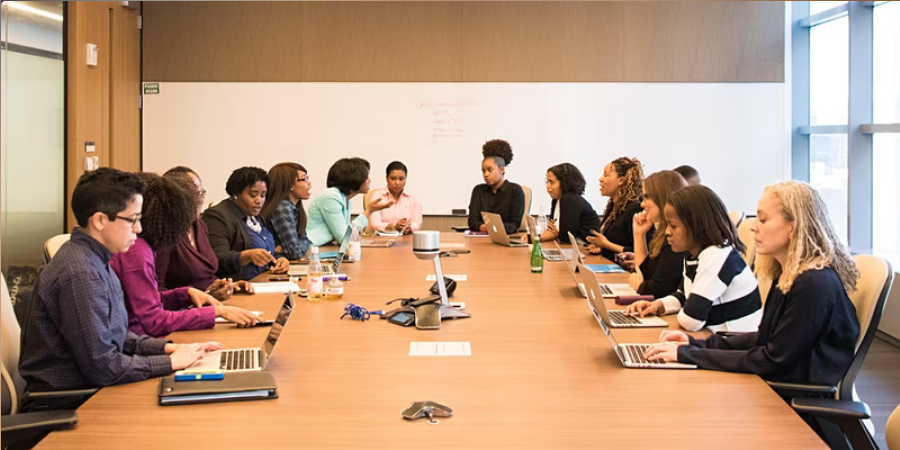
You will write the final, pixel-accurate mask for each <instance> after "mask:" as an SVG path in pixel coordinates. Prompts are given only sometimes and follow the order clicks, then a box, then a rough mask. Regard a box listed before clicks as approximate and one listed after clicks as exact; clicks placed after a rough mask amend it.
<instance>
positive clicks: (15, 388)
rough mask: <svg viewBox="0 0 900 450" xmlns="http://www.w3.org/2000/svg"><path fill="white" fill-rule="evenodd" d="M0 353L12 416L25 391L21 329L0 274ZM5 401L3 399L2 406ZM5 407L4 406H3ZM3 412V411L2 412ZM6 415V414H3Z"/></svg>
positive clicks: (3, 279)
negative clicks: (20, 353)
mask: <svg viewBox="0 0 900 450" xmlns="http://www.w3.org/2000/svg"><path fill="white" fill-rule="evenodd" d="M0 297H2V299H0V307H2V310H0V353H2V365H3V384H4V385H5V386H4V387H5V388H6V389H8V390H9V394H10V397H11V399H12V400H11V401H10V405H11V410H12V412H11V413H12V414H14V413H15V411H16V406H17V405H18V399H19V398H21V394H22V392H23V391H24V390H25V380H23V379H22V377H21V376H19V335H20V333H21V328H20V327H19V321H18V320H16V311H15V310H14V309H13V306H12V300H10V298H9V290H8V289H7V287H6V277H3V275H2V274H0ZM5 402H6V400H5V399H4V404H5ZM4 407H5V406H4ZM4 411H5V410H4ZM4 414H6V412H4Z"/></svg>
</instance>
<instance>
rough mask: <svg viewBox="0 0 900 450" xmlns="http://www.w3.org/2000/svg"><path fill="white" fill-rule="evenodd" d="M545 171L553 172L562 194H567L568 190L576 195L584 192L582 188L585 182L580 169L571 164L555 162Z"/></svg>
mask: <svg viewBox="0 0 900 450" xmlns="http://www.w3.org/2000/svg"><path fill="white" fill-rule="evenodd" d="M547 172H553V176H555V177H556V179H557V180H559V190H560V191H562V193H563V194H568V193H570V192H571V193H575V194H578V195H582V194H584V188H585V187H586V186H587V182H586V181H584V175H582V174H581V171H580V170H578V168H577V167H575V166H574V165H573V164H570V163H562V164H557V165H555V166H553V167H551V168H549V169H547Z"/></svg>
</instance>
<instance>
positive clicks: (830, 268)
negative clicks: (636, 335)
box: [646, 181, 859, 386]
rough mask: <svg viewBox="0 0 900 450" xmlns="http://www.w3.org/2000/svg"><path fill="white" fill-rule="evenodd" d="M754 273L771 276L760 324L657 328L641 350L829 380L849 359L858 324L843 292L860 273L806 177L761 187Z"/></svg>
mask: <svg viewBox="0 0 900 450" xmlns="http://www.w3.org/2000/svg"><path fill="white" fill-rule="evenodd" d="M757 208H758V209H757V218H756V225H754V227H753V232H754V240H755V241H756V252H757V254H758V255H759V256H757V268H756V272H757V275H758V276H760V277H762V278H768V279H771V280H773V281H774V285H773V288H772V289H771V290H770V291H769V295H768V300H767V301H766V308H765V312H764V313H763V318H762V322H761V323H760V325H759V330H758V331H756V332H754V333H749V334H744V335H738V336H733V337H723V336H718V335H712V336H710V337H709V338H707V339H705V340H697V339H694V338H692V337H688V336H687V335H685V334H684V333H681V332H679V331H668V332H667V331H664V332H663V333H662V334H661V335H660V339H659V340H660V343H659V344H655V345H653V346H652V347H651V348H650V350H648V351H647V354H646V356H647V357H648V358H654V359H664V360H668V361H676V360H677V361H681V362H687V363H694V364H697V365H698V366H700V367H701V368H705V369H714V370H725V371H731V372H746V373H755V374H757V375H759V376H761V377H763V378H765V379H767V380H773V381H783V382H792V383H804V384H825V385H829V386H834V385H835V384H837V382H838V381H840V380H841V378H842V377H843V376H844V373H846V372H847V369H848V368H849V367H850V362H851V361H852V360H853V352H854V349H855V346H856V339H857V337H858V336H859V323H858V322H857V319H856V309H855V308H854V307H853V304H852V303H851V302H850V298H849V297H848V296H847V294H848V293H849V292H853V291H854V290H856V279H857V278H858V277H859V272H858V271H857V269H856V264H854V262H853V260H852V259H851V258H850V253H849V252H848V250H847V248H846V247H844V245H843V244H841V242H840V241H839V240H838V237H837V234H836V233H835V231H834V227H833V226H832V225H831V221H830V220H829V218H828V210H827V208H826V206H825V202H824V201H823V200H822V197H821V196H820V195H819V193H818V192H816V190H815V189H813V188H812V187H810V186H809V185H808V184H806V183H802V182H798V181H788V182H783V183H776V184H773V185H770V186H769V187H767V188H766V190H765V192H764V193H763V195H762V197H761V198H760V199H759V204H758V206H757Z"/></svg>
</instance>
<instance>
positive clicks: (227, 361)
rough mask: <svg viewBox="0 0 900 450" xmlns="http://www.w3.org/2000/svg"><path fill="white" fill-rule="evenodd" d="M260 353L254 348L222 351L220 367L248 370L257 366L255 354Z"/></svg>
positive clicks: (223, 368)
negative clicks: (254, 362) (254, 361)
mask: <svg viewBox="0 0 900 450" xmlns="http://www.w3.org/2000/svg"><path fill="white" fill-rule="evenodd" d="M255 353H258V352H256V351H253V350H249V349H248V350H236V351H225V352H222V355H221V358H219V369H222V370H246V369H252V368H254V367H256V366H255V365H254V364H253V360H254V354H255Z"/></svg>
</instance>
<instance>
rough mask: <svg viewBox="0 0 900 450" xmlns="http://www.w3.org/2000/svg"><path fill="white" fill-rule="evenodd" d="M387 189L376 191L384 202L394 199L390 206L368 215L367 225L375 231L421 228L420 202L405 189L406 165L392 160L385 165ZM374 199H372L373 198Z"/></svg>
mask: <svg viewBox="0 0 900 450" xmlns="http://www.w3.org/2000/svg"><path fill="white" fill-rule="evenodd" d="M386 172H387V189H384V190H381V191H378V192H376V193H375V194H374V195H375V196H376V198H381V199H383V200H384V202H388V201H390V200H392V199H393V200H394V205H393V206H391V207H390V208H386V209H382V210H380V211H375V212H373V213H372V214H371V215H370V216H369V226H371V227H372V229H373V230H377V231H401V230H403V231H404V232H405V233H407V234H409V233H412V232H413V231H418V230H419V229H420V228H422V203H421V202H419V200H417V199H416V198H415V197H413V196H412V195H409V194H407V193H406V192H404V190H405V189H406V165H404V164H403V163H402V162H400V161H394V162H392V163H390V164H388V166H387V171H386ZM373 200H374V199H373Z"/></svg>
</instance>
